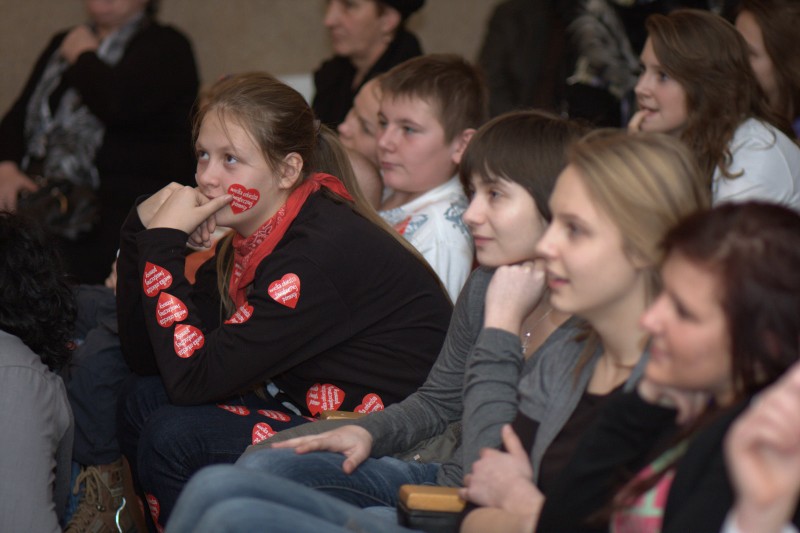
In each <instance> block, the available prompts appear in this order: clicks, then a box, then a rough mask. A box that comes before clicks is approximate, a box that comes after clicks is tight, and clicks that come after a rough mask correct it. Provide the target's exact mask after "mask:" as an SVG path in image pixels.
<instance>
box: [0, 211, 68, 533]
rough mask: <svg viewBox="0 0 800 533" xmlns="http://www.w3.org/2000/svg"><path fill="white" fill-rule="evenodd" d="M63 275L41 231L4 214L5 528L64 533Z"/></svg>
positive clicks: (0, 313)
mask: <svg viewBox="0 0 800 533" xmlns="http://www.w3.org/2000/svg"><path fill="white" fill-rule="evenodd" d="M63 272H64V271H63V268H62V265H61V259H60V257H59V256H58V255H57V254H56V252H55V251H53V248H52V246H51V245H50V244H49V242H48V240H47V238H46V237H45V235H44V233H43V231H42V230H41V229H40V228H39V227H37V226H35V225H34V224H33V222H31V221H29V220H27V219H25V218H22V217H20V216H16V215H12V214H9V213H0V287H2V291H0V428H2V432H0V472H1V473H2V474H0V531H61V529H60V527H59V525H58V520H59V517H60V515H61V511H62V510H63V509H64V505H65V503H66V496H67V491H68V489H69V476H70V469H69V461H70V456H71V454H72V412H71V411H70V408H69V403H68V401H67V393H66V390H65V389H64V383H63V382H62V381H61V378H60V377H59V376H58V375H56V372H58V371H59V369H61V368H62V367H63V366H64V365H65V364H66V362H67V361H68V360H69V356H70V342H71V339H72V325H73V323H74V320H75V303H74V301H73V294H72V290H71V289H70V286H69V284H68V283H67V280H66V277H65V275H64V273H63Z"/></svg>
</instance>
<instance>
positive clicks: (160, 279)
mask: <svg viewBox="0 0 800 533" xmlns="http://www.w3.org/2000/svg"><path fill="white" fill-rule="evenodd" d="M170 285H172V274H170V273H169V270H167V269H165V268H162V267H160V266H158V265H154V264H153V263H150V262H147V263H145V264H144V276H142V288H143V289H144V293H145V294H146V295H147V296H149V297H150V298H152V297H153V296H155V295H156V294H158V291H161V290H164V289H166V288H168V287H169V286H170Z"/></svg>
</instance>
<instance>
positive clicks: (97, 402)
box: [64, 285, 131, 465]
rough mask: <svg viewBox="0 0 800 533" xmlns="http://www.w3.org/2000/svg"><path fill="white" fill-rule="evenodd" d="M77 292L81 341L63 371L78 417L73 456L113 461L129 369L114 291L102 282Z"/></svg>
mask: <svg viewBox="0 0 800 533" xmlns="http://www.w3.org/2000/svg"><path fill="white" fill-rule="evenodd" d="M75 296H76V299H77V302H78V317H77V320H76V324H75V337H76V340H78V341H80V345H79V346H78V348H77V349H76V350H75V352H74V353H73V355H72V359H71V360H70V362H69V365H68V366H67V368H66V371H65V373H64V381H65V384H66V387H67V395H68V397H69V403H70V407H72V413H73V415H74V417H75V444H74V446H73V448H72V457H73V458H74V459H75V460H76V461H77V462H79V463H81V464H82V465H102V464H108V463H113V462H114V461H116V460H118V459H119V458H120V457H121V454H120V450H119V444H118V443H117V418H116V413H117V398H118V396H119V391H120V387H121V385H122V383H123V382H124V381H125V379H126V378H127V377H128V376H129V375H130V374H131V371H130V369H129V368H128V365H127V364H126V363H125V359H124V358H123V357H122V351H121V349H120V346H119V336H118V335H117V307H116V305H117V304H116V302H117V300H116V296H115V295H114V291H112V290H111V289H108V288H106V287H101V286H90V285H81V286H80V287H78V288H77V289H76V291H75Z"/></svg>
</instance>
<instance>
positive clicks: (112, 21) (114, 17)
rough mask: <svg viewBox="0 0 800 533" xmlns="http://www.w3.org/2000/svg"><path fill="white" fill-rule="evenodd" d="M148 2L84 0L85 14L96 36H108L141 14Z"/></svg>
mask: <svg viewBox="0 0 800 533" xmlns="http://www.w3.org/2000/svg"><path fill="white" fill-rule="evenodd" d="M148 2H149V0H84V5H85V6H86V12H87V13H88V15H89V18H91V19H92V22H94V24H95V25H96V26H97V31H98V34H100V35H103V34H108V33H110V32H112V31H114V30H117V29H119V28H121V27H122V26H124V25H125V24H126V23H127V22H128V21H130V20H132V19H133V18H134V17H135V16H136V15H138V14H139V13H142V12H143V11H144V10H145V8H146V7H147V4H148Z"/></svg>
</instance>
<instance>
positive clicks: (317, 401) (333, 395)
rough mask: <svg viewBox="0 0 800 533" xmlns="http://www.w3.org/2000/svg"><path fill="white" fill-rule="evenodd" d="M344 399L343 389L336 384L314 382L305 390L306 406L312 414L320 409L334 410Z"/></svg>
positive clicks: (317, 412) (316, 413)
mask: <svg viewBox="0 0 800 533" xmlns="http://www.w3.org/2000/svg"><path fill="white" fill-rule="evenodd" d="M343 401H344V391H343V390H342V389H340V388H339V387H337V386H336V385H331V384H330V383H325V384H324V385H320V384H319V383H315V384H314V386H313V387H311V388H310V389H308V392H306V406H308V410H309V412H310V413H311V414H312V415H318V414H319V413H321V412H322V411H336V410H337V409H339V406H341V405H342V402H343Z"/></svg>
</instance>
